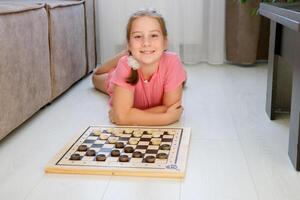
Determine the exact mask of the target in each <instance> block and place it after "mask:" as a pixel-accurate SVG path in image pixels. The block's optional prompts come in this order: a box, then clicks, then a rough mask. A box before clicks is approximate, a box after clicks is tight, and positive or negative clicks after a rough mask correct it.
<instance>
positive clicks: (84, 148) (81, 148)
mask: <svg viewBox="0 0 300 200" xmlns="http://www.w3.org/2000/svg"><path fill="white" fill-rule="evenodd" d="M77 150H78V151H87V150H88V147H87V146H86V145H85V144H82V145H80V146H79V147H78V149H77Z"/></svg>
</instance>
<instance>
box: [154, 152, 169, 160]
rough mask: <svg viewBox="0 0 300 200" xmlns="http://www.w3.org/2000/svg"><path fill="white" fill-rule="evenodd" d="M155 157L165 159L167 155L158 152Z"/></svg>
mask: <svg viewBox="0 0 300 200" xmlns="http://www.w3.org/2000/svg"><path fill="white" fill-rule="evenodd" d="M156 158H159V159H167V158H168V155H167V154H166V153H159V154H157V155H156Z"/></svg>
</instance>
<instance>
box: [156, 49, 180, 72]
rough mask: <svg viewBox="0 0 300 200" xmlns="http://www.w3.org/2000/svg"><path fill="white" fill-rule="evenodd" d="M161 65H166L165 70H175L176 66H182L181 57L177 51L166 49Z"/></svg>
mask: <svg viewBox="0 0 300 200" xmlns="http://www.w3.org/2000/svg"><path fill="white" fill-rule="evenodd" d="M161 65H162V66H164V67H163V68H164V69H165V70H167V71H168V70H173V69H174V67H175V68H178V67H179V68H181V67H182V63H181V60H180V57H179V56H178V54H177V53H175V52H170V51H166V52H164V54H163V56H162V60H161Z"/></svg>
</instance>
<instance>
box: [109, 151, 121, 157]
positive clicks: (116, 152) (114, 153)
mask: <svg viewBox="0 0 300 200" xmlns="http://www.w3.org/2000/svg"><path fill="white" fill-rule="evenodd" d="M110 155H111V156H112V157H118V156H119V155H120V151H119V150H117V149H114V150H112V151H111V153H110Z"/></svg>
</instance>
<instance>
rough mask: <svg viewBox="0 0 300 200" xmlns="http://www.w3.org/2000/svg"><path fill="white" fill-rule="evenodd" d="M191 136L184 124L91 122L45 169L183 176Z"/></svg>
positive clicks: (150, 175)
mask: <svg viewBox="0 0 300 200" xmlns="http://www.w3.org/2000/svg"><path fill="white" fill-rule="evenodd" d="M189 140H190V128H184V127H140V126H89V127H88V128H87V129H86V130H84V131H83V132H82V133H80V134H79V135H77V136H76V137H74V138H73V140H71V141H70V143H69V144H67V145H66V146H65V147H64V148H63V149H62V150H61V151H60V152H59V153H58V154H57V155H56V156H55V157H54V158H53V159H52V160H51V161H50V162H49V163H48V165H47V166H46V167H45V171H46V172H48V173H71V174H102V175H120V176H122V175H124V176H149V177H169V178H182V177H184V175H185V169H186V162H187V154H188V147H189ZM120 144H121V145H120ZM82 147H84V148H82ZM129 150H130V151H129ZM113 151H114V152H117V154H116V155H113V153H112V152H113ZM118 152H119V153H118ZM121 157H122V158H126V159H125V160H124V159H121ZM98 158H100V159H98Z"/></svg>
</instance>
